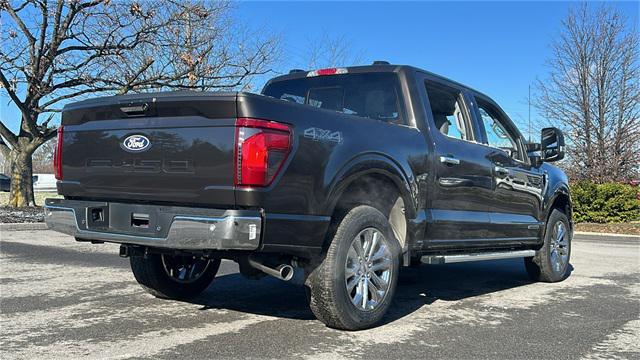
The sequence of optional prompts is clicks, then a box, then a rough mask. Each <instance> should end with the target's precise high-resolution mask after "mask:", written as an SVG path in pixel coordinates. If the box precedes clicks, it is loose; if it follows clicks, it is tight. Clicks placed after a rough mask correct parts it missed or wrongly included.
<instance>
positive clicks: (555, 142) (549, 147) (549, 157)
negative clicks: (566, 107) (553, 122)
mask: <svg viewBox="0 0 640 360" xmlns="http://www.w3.org/2000/svg"><path fill="white" fill-rule="evenodd" d="M564 146H565V143H564V135H563V134H562V131H560V130H559V129H557V128H554V127H550V128H544V129H542V133H541V137H540V152H541V155H542V161H546V162H553V161H558V160H562V159H564Z"/></svg>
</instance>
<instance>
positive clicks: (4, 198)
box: [0, 191, 62, 206]
mask: <svg viewBox="0 0 640 360" xmlns="http://www.w3.org/2000/svg"><path fill="white" fill-rule="evenodd" d="M61 197H62V196H61V195H58V193H56V192H50V191H37V192H36V195H35V198H36V205H37V206H42V205H43V204H44V199H46V198H61ZM8 202H9V192H4V191H3V192H0V206H4V205H7V203H8Z"/></svg>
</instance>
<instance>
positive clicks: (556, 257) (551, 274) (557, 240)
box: [524, 209, 571, 282]
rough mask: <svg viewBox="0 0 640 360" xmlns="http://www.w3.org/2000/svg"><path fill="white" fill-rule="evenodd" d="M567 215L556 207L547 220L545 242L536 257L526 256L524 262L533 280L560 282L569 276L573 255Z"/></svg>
mask: <svg viewBox="0 0 640 360" xmlns="http://www.w3.org/2000/svg"><path fill="white" fill-rule="evenodd" d="M570 229H571V228H570V225H569V219H568V218H567V216H566V215H565V214H564V213H563V212H561V211H559V210H557V209H554V210H553V211H552V212H551V215H550V216H549V220H548V221H547V227H546V230H545V236H544V244H543V246H542V248H540V250H538V251H537V252H536V255H535V256H534V257H530V258H525V259H524V264H525V267H526V269H527V273H528V274H529V277H530V278H531V279H532V280H535V281H545V282H558V281H562V280H564V279H566V278H567V277H568V276H569V272H570V266H569V259H570V256H571V230H570Z"/></svg>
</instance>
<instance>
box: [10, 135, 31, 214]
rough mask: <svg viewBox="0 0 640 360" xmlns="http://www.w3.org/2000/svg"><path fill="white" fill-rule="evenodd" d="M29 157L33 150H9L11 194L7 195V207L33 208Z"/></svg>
mask: <svg viewBox="0 0 640 360" xmlns="http://www.w3.org/2000/svg"><path fill="white" fill-rule="evenodd" d="M31 155H33V150H25V149H22V148H20V147H16V148H14V149H12V150H11V154H10V159H11V193H10V194H9V204H8V205H9V206H12V207H24V206H35V198H34V196H33V178H32V176H33V170H32V164H31Z"/></svg>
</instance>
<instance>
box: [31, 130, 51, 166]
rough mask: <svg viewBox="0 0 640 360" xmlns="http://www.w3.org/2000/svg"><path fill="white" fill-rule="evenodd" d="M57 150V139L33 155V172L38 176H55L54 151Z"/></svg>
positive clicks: (43, 145)
mask: <svg viewBox="0 0 640 360" xmlns="http://www.w3.org/2000/svg"><path fill="white" fill-rule="evenodd" d="M55 148H56V139H55V138H54V139H51V140H49V141H46V142H45V143H44V144H42V145H40V147H39V148H38V149H37V150H36V151H35V152H34V153H33V156H32V157H31V158H32V164H33V172H34V173H36V174H53V150H54V149H55Z"/></svg>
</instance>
